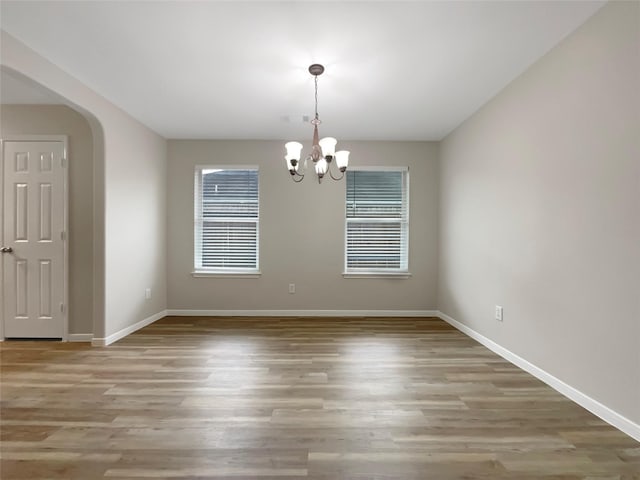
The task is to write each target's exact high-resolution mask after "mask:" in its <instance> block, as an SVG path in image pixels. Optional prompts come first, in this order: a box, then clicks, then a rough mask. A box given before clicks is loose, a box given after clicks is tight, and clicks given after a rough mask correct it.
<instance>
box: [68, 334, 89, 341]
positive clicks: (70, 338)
mask: <svg viewBox="0 0 640 480" xmlns="http://www.w3.org/2000/svg"><path fill="white" fill-rule="evenodd" d="M92 340H93V333H70V334H69V335H68V336H67V341H68V342H90V341H92Z"/></svg>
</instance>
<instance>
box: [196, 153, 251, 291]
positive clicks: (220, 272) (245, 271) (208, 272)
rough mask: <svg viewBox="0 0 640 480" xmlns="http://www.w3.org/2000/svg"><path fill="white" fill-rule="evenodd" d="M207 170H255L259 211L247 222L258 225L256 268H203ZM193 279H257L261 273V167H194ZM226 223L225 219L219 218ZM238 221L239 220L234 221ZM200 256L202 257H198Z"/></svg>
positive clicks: (202, 165) (209, 165) (200, 165)
mask: <svg viewBox="0 0 640 480" xmlns="http://www.w3.org/2000/svg"><path fill="white" fill-rule="evenodd" d="M205 170H253V171H255V172H256V174H257V178H258V199H257V201H258V209H257V215H256V217H255V219H254V218H253V217H247V218H246V219H245V221H246V222H254V221H255V224H256V266H255V268H238V267H229V268H225V267H203V266H202V227H203V225H204V218H203V212H202V173H203V171H205ZM193 205H194V209H193V213H194V217H193V271H192V272H191V274H192V276H193V277H196V278H198V277H220V278H256V277H259V276H260V275H261V272H260V167H259V166H258V165H218V164H198V165H195V166H194V183H193ZM219 218H220V220H216V221H220V222H224V221H225V219H224V217H219ZM234 220H237V219H234ZM198 255H200V257H198Z"/></svg>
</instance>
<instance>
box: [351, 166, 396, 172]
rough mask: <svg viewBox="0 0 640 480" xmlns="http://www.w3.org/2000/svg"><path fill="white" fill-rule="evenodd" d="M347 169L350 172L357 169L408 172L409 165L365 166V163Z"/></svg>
mask: <svg viewBox="0 0 640 480" xmlns="http://www.w3.org/2000/svg"><path fill="white" fill-rule="evenodd" d="M349 170H350V171H352V172H357V171H359V170H364V171H376V172H408V171H409V167H408V166H397V167H394V166H389V165H387V166H370V167H367V166H366V165H358V166H357V167H349Z"/></svg>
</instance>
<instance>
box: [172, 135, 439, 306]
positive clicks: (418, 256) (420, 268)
mask: <svg viewBox="0 0 640 480" xmlns="http://www.w3.org/2000/svg"><path fill="white" fill-rule="evenodd" d="M309 134H311V129H310V130H309ZM283 145H284V142H280V141H232V140H229V141H199V140H170V141H169V142H168V163H169V166H168V176H167V177H168V200H169V206H168V215H169V218H168V225H169V231H168V251H169V255H168V292H169V293H168V307H169V308H170V309H195V310H376V309H377V310H428V309H435V306H436V278H437V275H436V269H437V225H436V223H437V176H438V175H437V145H436V144H434V143H421V142H345V141H341V142H340V145H339V147H340V148H344V149H348V150H351V164H352V165H354V166H374V165H397V166H408V167H409V172H410V183H411V187H410V208H411V211H410V215H411V226H410V237H409V249H410V256H409V270H410V271H411V273H412V274H413V275H412V277H411V278H409V279H344V278H343V277H342V272H343V270H344V202H345V190H344V188H345V181H344V180H343V181H341V182H333V181H331V180H325V181H323V183H322V184H321V185H319V184H318V183H317V181H316V180H315V179H314V177H315V175H310V176H309V177H307V178H305V180H304V181H303V182H302V183H300V184H295V183H294V182H292V181H291V179H290V176H289V173H288V172H287V170H286V168H285V161H284V147H283ZM198 164H218V165H258V166H259V168H260V269H261V271H262V276H261V277H260V278H249V279H247V278H193V277H192V276H191V272H192V270H193V177H194V166H195V165H198ZM289 283H295V284H296V293H295V294H294V295H290V294H289V293H288V284H289Z"/></svg>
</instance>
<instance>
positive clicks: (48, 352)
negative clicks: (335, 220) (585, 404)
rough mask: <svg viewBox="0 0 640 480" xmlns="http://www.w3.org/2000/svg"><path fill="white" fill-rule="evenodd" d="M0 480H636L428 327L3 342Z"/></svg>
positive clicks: (607, 448) (581, 434) (218, 323)
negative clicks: (105, 341) (109, 341)
mask: <svg viewBox="0 0 640 480" xmlns="http://www.w3.org/2000/svg"><path fill="white" fill-rule="evenodd" d="M0 350H1V352H2V364H1V365H2V368H1V380H2V391H1V395H2V410H1V412H0V413H1V416H2V417H1V427H2V430H1V440H2V445H1V454H2V464H1V467H2V470H0V477H1V478H2V479H3V480H14V479H21V480H26V479H28V480H37V479H74V480H92V479H97V478H108V479H123V480H124V479H127V480H134V479H136V480H139V479H145V478H152V479H156V480H157V479H162V478H167V479H174V478H178V479H208V478H215V479H218V478H233V479H236V480H238V479H250V478H253V479H255V478H261V479H273V480H275V479H290V480H294V479H315V480H320V479H322V480H337V479H359V480H363V479H378V480H391V479H398V480H399V479H402V480H407V479H435V480H446V479H475V478H477V479H517V480H527V479H547V480H550V479H554V480H559V479H589V480H612V479H639V478H640V443H638V442H636V441H635V440H633V439H632V438H630V437H628V436H626V435H625V434H623V433H621V432H619V431H618V430H616V429H614V428H613V427H610V426H608V425H607V424H605V423H604V422H603V421H601V420H599V419H598V418H596V417H595V416H593V415H591V414H590V413H588V412H587V411H585V410H584V409H582V408H581V407H579V406H578V405H576V404H574V403H572V402H571V401H569V400H568V399H566V398H564V397H563V396H561V395H560V394H558V393H556V392H555V391H554V390H552V389H551V388H549V387H547V386H545V385H544V384H543V383H541V382H540V381H538V380H536V379H535V378H533V377H532V376H530V375H529V374H527V373H525V372H523V371H522V370H520V369H518V368H516V367H515V366H513V365H511V364H509V363H508V362H506V361H505V360H503V359H501V358H500V357H498V356H496V355H495V354H493V353H492V352H490V351H489V350H487V349H486V348H484V347H483V346H481V345H479V344H478V343H476V342H475V341H473V340H471V339H469V338H468V337H466V336H465V335H463V334H461V333H460V332H458V331H457V330H454V329H452V328H451V327H449V326H448V325H447V324H446V323H444V322H442V321H441V320H438V319H432V318H423V319H404V318H387V319H373V318H365V319H362V318H360V319H312V318H304V319H285V318H257V319H256V318H252V319H247V318H233V319H225V318H177V317H167V318H165V319H163V320H160V321H158V322H156V323H154V324H153V325H150V326H148V327H146V328H144V329H142V330H140V331H139V332H137V333H135V334H133V335H131V336H129V337H127V338H125V339H123V340H121V341H120V342H117V343H116V344H114V345H111V346H109V347H106V348H96V347H90V346H88V345H87V344H74V343H67V344H63V343H53V342H30V341H29V342H25V341H7V342H4V343H3V344H2V345H1V346H0Z"/></svg>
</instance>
